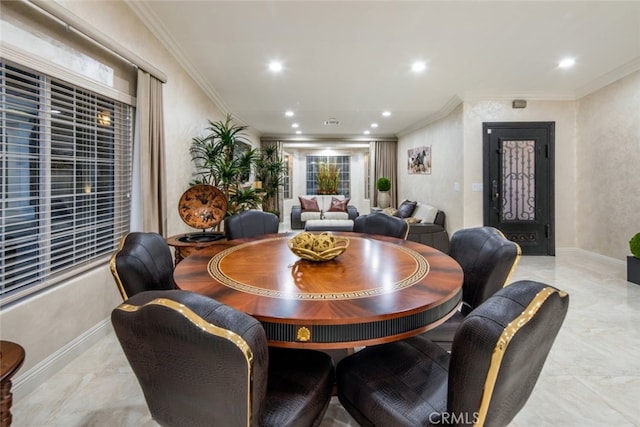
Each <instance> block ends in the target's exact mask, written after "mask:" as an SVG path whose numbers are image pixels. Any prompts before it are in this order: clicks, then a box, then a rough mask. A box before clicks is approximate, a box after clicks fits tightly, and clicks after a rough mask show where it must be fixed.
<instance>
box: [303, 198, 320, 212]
mask: <svg viewBox="0 0 640 427" xmlns="http://www.w3.org/2000/svg"><path fill="white" fill-rule="evenodd" d="M298 199H300V206H301V207H302V210H303V211H307V212H320V206H318V199H316V198H315V197H312V198H310V199H305V198H304V197H298Z"/></svg>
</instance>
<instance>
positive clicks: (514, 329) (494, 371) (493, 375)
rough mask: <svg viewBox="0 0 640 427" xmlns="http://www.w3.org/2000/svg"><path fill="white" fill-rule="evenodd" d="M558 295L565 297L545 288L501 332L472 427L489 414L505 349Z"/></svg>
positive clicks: (483, 421) (480, 422)
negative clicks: (550, 299) (549, 300)
mask: <svg viewBox="0 0 640 427" xmlns="http://www.w3.org/2000/svg"><path fill="white" fill-rule="evenodd" d="M556 292H557V293H558V295H560V297H561V298H564V297H566V296H567V293H566V292H562V291H559V290H557V289H554V288H552V287H546V288H544V289H543V290H541V291H540V292H538V294H537V295H536V296H535V297H534V298H533V300H531V302H530V303H529V305H528V306H527V307H526V308H525V310H524V311H523V312H522V314H520V315H519V316H518V317H516V318H515V319H513V321H512V322H511V323H509V324H508V325H507V326H506V328H504V330H503V331H502V334H501V335H500V338H498V341H497V342H496V346H495V347H494V349H493V353H492V355H491V362H490V364H489V370H488V372H487V379H486V380H485V383H484V388H483V391H482V397H481V399H480V408H479V409H478V418H477V420H476V422H475V424H474V426H478V427H482V426H484V423H485V421H486V418H487V413H488V412H489V406H490V404H491V397H492V396H493V390H494V388H495V385H496V381H497V379H498V373H499V372H500V366H501V364H502V359H503V357H504V354H505V352H506V351H507V347H508V346H509V343H510V342H511V340H512V339H513V337H514V336H515V335H516V334H517V333H518V331H519V330H520V329H521V328H522V327H523V326H524V325H526V324H527V323H528V322H529V321H530V320H531V319H532V318H533V316H535V315H536V313H537V312H538V310H539V309H540V307H542V304H544V302H545V301H546V300H547V298H549V297H550V296H551V295H553V294H554V293H556Z"/></svg>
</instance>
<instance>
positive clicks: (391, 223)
mask: <svg viewBox="0 0 640 427" xmlns="http://www.w3.org/2000/svg"><path fill="white" fill-rule="evenodd" d="M353 231H354V232H356V233H366V234H379V235H382V236H389V237H397V238H399V239H406V238H407V234H408V233H409V224H407V222H406V221H405V220H403V219H400V218H398V217H395V216H391V215H387V214H385V213H383V212H374V213H371V214H368V215H360V216H359V217H357V218H356V219H355V220H354V222H353Z"/></svg>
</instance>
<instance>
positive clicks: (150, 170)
mask: <svg viewBox="0 0 640 427" xmlns="http://www.w3.org/2000/svg"><path fill="white" fill-rule="evenodd" d="M162 110H163V105H162V82H161V81H160V80H158V79H156V78H155V77H154V76H152V75H150V74H148V73H146V72H144V71H142V70H140V69H139V70H138V94H137V106H136V114H137V115H138V130H137V134H138V138H137V142H138V144H139V153H140V157H139V159H140V163H139V165H138V170H139V173H140V190H141V191H140V198H141V203H140V206H141V211H142V231H146V232H156V233H160V234H161V235H163V236H164V235H165V233H166V232H167V196H166V191H167V189H166V188H167V185H166V167H165V154H164V117H163V112H162Z"/></svg>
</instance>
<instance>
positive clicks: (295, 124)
mask: <svg viewBox="0 0 640 427" xmlns="http://www.w3.org/2000/svg"><path fill="white" fill-rule="evenodd" d="M298 126H300V125H299V124H297V123H294V124H292V125H291V127H292V128H297V127H298Z"/></svg>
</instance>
